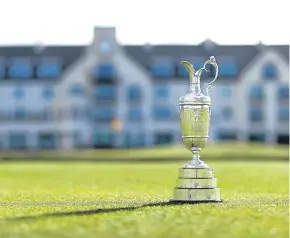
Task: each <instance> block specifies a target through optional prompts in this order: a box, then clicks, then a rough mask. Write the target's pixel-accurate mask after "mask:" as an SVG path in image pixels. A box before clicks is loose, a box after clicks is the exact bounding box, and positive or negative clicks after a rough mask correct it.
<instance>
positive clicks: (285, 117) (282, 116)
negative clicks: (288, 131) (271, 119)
mask: <svg viewBox="0 0 290 238" xmlns="http://www.w3.org/2000/svg"><path fill="white" fill-rule="evenodd" d="M279 121H281V122H288V121H289V108H280V109H279Z"/></svg>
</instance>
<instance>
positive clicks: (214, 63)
mask: <svg viewBox="0 0 290 238" xmlns="http://www.w3.org/2000/svg"><path fill="white" fill-rule="evenodd" d="M208 64H211V65H212V66H214V67H215V77H214V79H213V80H212V81H211V82H210V83H206V84H205V85H206V86H210V85H211V84H213V83H214V81H216V79H217V77H218V73H219V67H218V65H217V63H216V60H215V57H214V56H211V57H210V58H209V60H207V61H206V62H205V63H204V65H203V69H204V70H205V71H206V72H208V71H209V70H208V69H206V65H208ZM209 89H210V87H208V90H209Z"/></svg>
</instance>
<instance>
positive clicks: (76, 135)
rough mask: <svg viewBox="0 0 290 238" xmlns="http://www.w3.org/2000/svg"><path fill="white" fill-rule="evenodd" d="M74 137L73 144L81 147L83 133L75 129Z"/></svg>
mask: <svg viewBox="0 0 290 238" xmlns="http://www.w3.org/2000/svg"><path fill="white" fill-rule="evenodd" d="M72 137H73V144H74V147H76V148H77V147H80V146H81V133H80V132H79V131H74V132H73V134H72Z"/></svg>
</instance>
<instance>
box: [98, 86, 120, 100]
mask: <svg viewBox="0 0 290 238" xmlns="http://www.w3.org/2000/svg"><path fill="white" fill-rule="evenodd" d="M116 97H117V89H116V87H114V86H109V85H100V86H97V88H96V99H97V100H101V101H112V100H116Z"/></svg>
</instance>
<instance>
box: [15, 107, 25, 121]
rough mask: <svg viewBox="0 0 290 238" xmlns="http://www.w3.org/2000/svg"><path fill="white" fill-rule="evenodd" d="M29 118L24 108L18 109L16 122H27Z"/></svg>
mask: <svg viewBox="0 0 290 238" xmlns="http://www.w3.org/2000/svg"><path fill="white" fill-rule="evenodd" d="M26 117H27V113H26V111H25V110H24V109H23V108H17V109H16V110H15V112H14V119H15V120H25V119H26Z"/></svg>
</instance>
